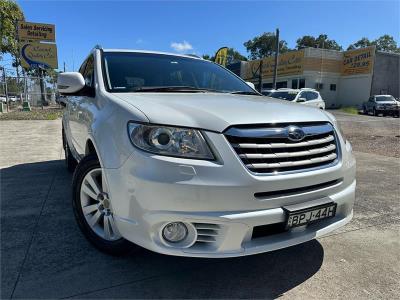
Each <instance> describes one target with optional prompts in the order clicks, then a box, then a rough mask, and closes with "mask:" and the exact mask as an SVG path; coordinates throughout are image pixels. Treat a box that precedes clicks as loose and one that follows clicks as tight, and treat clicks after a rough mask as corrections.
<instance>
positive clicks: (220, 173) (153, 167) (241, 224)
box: [105, 133, 356, 257]
mask: <svg viewBox="0 0 400 300" xmlns="http://www.w3.org/2000/svg"><path fill="white" fill-rule="evenodd" d="M207 135H208V138H209V139H210V141H211V144H212V145H213V146H215V147H216V149H218V150H219V153H224V156H223V158H221V159H219V160H218V161H217V162H210V161H200V160H189V159H180V158H172V157H164V156H157V155H152V154H149V153H144V152H141V151H135V152H134V153H133V154H132V156H131V157H130V158H129V159H128V160H127V161H126V162H125V163H124V164H123V165H122V167H121V168H119V169H105V175H106V180H107V182H108V186H109V193H110V197H111V201H112V208H113V211H114V216H115V220H116V223H117V227H118V229H119V231H120V233H121V235H122V236H123V237H124V238H126V239H127V240H130V241H132V242H133V243H135V244H138V245H140V246H142V247H144V248H147V249H149V250H152V251H156V252H159V253H164V254H170V255H179V256H195V257H231V256H241V255H249V254H256V253H261V252H266V251H272V250H276V249H280V248H284V247H288V246H292V245H295V244H298V243H302V242H305V241H308V240H311V239H313V238H316V237H318V236H321V235H323V234H326V233H328V232H330V231H332V230H335V229H337V228H339V227H341V226H343V225H345V224H346V223H347V222H349V221H350V220H351V218H352V212H353V204H354V197H355V185H356V182H355V179H354V178H355V161H354V157H353V156H352V154H351V151H350V149H347V147H343V149H342V159H341V161H340V162H339V163H338V164H336V165H334V166H332V167H329V168H325V169H319V170H313V171H308V172H300V173H294V174H286V175H273V176H271V175H269V176H260V175H254V174H252V173H250V172H249V171H248V170H247V169H246V168H245V167H244V166H243V164H242V162H241V161H240V159H239V158H238V157H237V155H236V154H235V153H234V152H233V149H232V148H230V145H229V144H228V143H227V142H226V141H225V139H224V137H223V136H222V135H219V134H216V133H215V134H214V133H207ZM343 144H344V143H343ZM326 182H335V183H334V184H331V185H327V186H324V185H323V183H326ZM307 186H308V187H315V188H310V189H308V190H307V189H306V190H304V189H301V190H300V189H298V190H297V188H304V187H307ZM282 191H290V192H288V193H282ZM265 192H268V194H267V196H261V197H259V196H257V195H258V193H265ZM275 192H276V193H275ZM322 198H329V199H331V200H332V201H334V202H335V203H337V213H336V216H335V217H334V218H330V219H326V220H322V221H320V222H317V223H315V224H312V225H309V226H307V227H299V228H295V229H292V230H290V231H284V232H276V233H273V234H269V235H265V236H262V237H257V238H253V230H254V227H256V226H265V225H270V224H280V223H282V222H284V220H285V213H284V211H283V209H282V206H286V205H291V204H298V203H307V202H309V201H312V200H316V199H322ZM176 221H180V222H184V223H185V224H187V226H188V227H189V229H190V230H189V231H190V232H191V235H190V236H191V239H192V240H190V241H189V242H188V243H185V244H184V245H183V244H168V243H167V242H165V241H164V240H163V238H162V236H161V230H162V228H163V227H164V225H165V224H167V223H168V222H176Z"/></svg>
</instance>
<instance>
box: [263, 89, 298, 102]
mask: <svg viewBox="0 0 400 300" xmlns="http://www.w3.org/2000/svg"><path fill="white" fill-rule="evenodd" d="M298 93H299V92H295V91H287V92H273V93H271V94H270V95H269V96H270V97H272V98H277V99H282V100H288V101H293V100H294V98H296V96H297V94H298Z"/></svg>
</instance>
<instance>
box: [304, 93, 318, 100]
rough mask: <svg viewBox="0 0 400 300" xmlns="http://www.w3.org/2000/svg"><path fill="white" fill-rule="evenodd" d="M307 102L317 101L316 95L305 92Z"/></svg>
mask: <svg viewBox="0 0 400 300" xmlns="http://www.w3.org/2000/svg"><path fill="white" fill-rule="evenodd" d="M306 98H307V101H311V100H316V99H318V94H317V93H315V92H307V97H306Z"/></svg>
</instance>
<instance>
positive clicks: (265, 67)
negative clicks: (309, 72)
mask: <svg viewBox="0 0 400 300" xmlns="http://www.w3.org/2000/svg"><path fill="white" fill-rule="evenodd" d="M303 63H304V51H302V50H300V51H291V52H287V53H283V54H281V55H279V57H278V76H287V75H297V74H302V73H303ZM274 68H275V57H273V56H270V57H266V58H264V59H263V60H262V67H261V69H262V78H263V79H265V78H268V77H272V76H273V74H274ZM259 72H260V60H253V61H250V62H248V63H247V64H246V67H245V72H244V76H243V77H244V78H245V79H248V80H250V79H253V78H255V77H258V76H259Z"/></svg>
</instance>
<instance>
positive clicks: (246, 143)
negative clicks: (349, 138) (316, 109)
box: [224, 123, 340, 174]
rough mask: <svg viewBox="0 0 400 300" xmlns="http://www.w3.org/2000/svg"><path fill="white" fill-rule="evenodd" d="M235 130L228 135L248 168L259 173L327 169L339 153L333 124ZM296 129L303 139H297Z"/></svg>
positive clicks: (239, 128)
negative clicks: (294, 134)
mask: <svg viewBox="0 0 400 300" xmlns="http://www.w3.org/2000/svg"><path fill="white" fill-rule="evenodd" d="M249 127H250V126H243V127H232V128H229V129H228V130H227V131H226V132H225V133H224V134H225V137H226V138H227V140H228V141H229V142H230V144H231V145H232V147H233V149H234V150H235V152H236V153H237V155H238V156H239V158H240V159H241V160H242V162H243V163H244V165H245V166H246V167H247V168H248V169H249V170H251V171H253V172H255V173H272V174H276V173H281V172H287V171H301V170H304V169H310V168H314V167H326V166H329V165H332V164H333V163H335V162H336V161H337V160H338V157H339V150H340V149H338V143H337V141H336V135H335V131H334V127H333V126H332V125H331V124H330V123H309V124H304V123H303V124H280V125H279V126H278V125H273V127H271V126H268V125H266V126H265V128H264V127H260V126H258V127H257V128H251V127H250V128H249ZM293 130H295V131H297V132H298V131H300V138H296V139H294V138H293Z"/></svg>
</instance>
